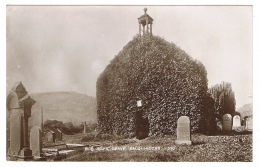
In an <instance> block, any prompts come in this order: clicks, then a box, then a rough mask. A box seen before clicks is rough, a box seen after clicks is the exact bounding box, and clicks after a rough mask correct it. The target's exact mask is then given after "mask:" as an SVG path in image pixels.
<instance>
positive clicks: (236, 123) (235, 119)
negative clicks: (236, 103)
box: [232, 115, 241, 128]
mask: <svg viewBox="0 0 260 167" xmlns="http://www.w3.org/2000/svg"><path fill="white" fill-rule="evenodd" d="M240 126H241V120H240V116H239V115H235V116H234V117H233V127H232V128H237V127H240Z"/></svg>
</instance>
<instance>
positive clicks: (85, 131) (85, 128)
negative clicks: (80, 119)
mask: <svg viewBox="0 0 260 167" xmlns="http://www.w3.org/2000/svg"><path fill="white" fill-rule="evenodd" d="M83 125H84V129H83V134H86V133H87V123H86V121H85V122H84V123H83Z"/></svg>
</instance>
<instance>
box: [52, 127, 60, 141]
mask: <svg viewBox="0 0 260 167" xmlns="http://www.w3.org/2000/svg"><path fill="white" fill-rule="evenodd" d="M53 131H54V133H55V137H56V141H61V140H62V132H61V130H59V129H55V130H53Z"/></svg>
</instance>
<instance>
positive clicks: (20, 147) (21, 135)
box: [7, 82, 35, 160]
mask: <svg viewBox="0 0 260 167" xmlns="http://www.w3.org/2000/svg"><path fill="white" fill-rule="evenodd" d="M34 104H35V101H34V100H33V99H31V97H30V96H29V95H28V93H27V91H26V89H25V87H24V85H23V84H22V82H17V83H16V84H15V85H14V87H13V88H12V90H11V91H10V93H9V95H8V97H7V112H8V116H9V117H10V120H9V123H10V125H9V126H8V127H9V128H10V129H9V130H7V131H8V133H9V136H8V137H7V138H9V140H10V148H9V156H10V160H31V159H32V150H30V147H29V136H28V135H29V133H28V132H29V131H28V119H29V118H30V117H31V108H32V106H33V105H34Z"/></svg>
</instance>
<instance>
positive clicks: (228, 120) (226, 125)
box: [222, 114, 232, 131]
mask: <svg viewBox="0 0 260 167" xmlns="http://www.w3.org/2000/svg"><path fill="white" fill-rule="evenodd" d="M222 121H223V131H231V130H232V116H231V115H230V114H224V115H223V117H222Z"/></svg>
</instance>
